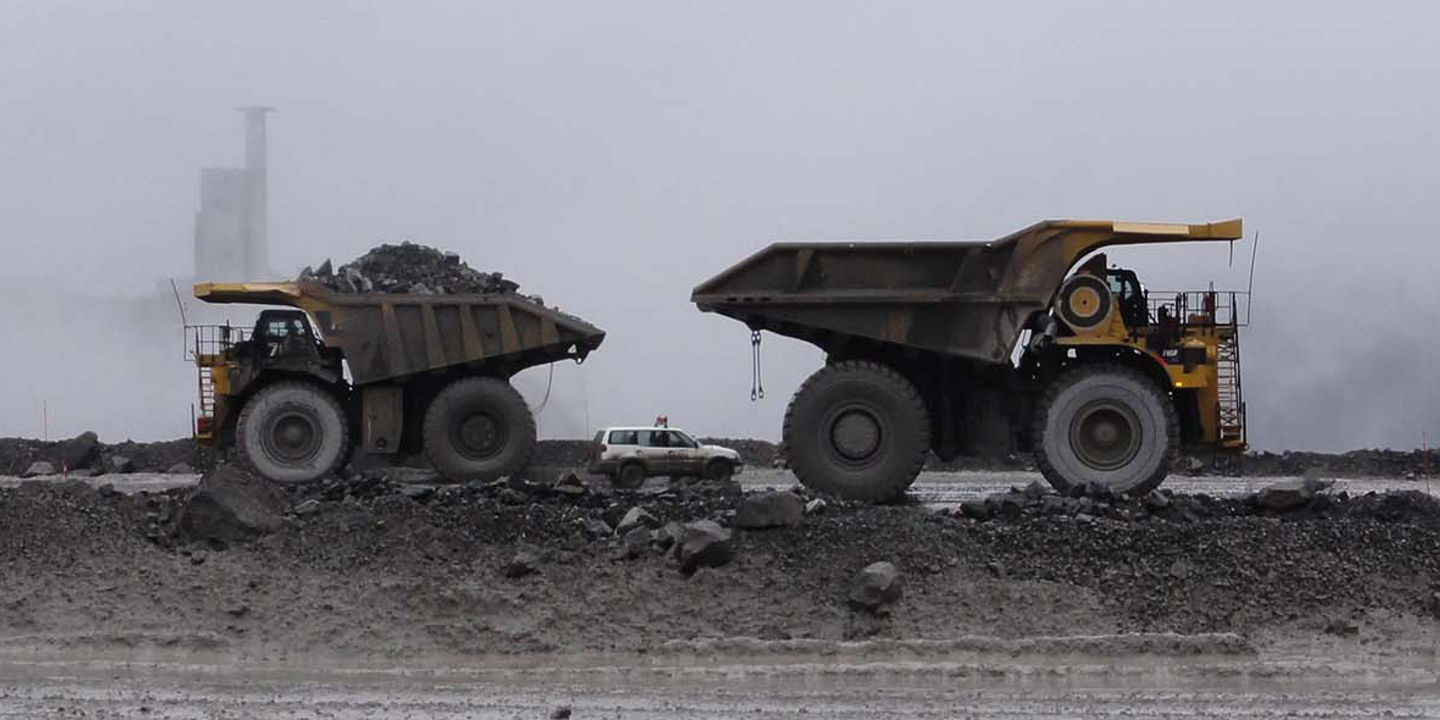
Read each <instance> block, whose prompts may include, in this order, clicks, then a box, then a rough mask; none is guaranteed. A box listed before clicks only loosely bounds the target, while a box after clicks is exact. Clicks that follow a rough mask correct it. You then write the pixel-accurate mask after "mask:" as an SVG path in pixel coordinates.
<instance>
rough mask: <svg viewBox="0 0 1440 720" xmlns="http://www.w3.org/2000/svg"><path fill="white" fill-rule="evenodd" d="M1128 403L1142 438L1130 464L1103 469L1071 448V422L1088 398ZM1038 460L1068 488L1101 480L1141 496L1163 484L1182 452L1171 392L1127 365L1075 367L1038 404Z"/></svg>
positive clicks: (1057, 485) (1053, 483) (1050, 477)
mask: <svg viewBox="0 0 1440 720" xmlns="http://www.w3.org/2000/svg"><path fill="white" fill-rule="evenodd" d="M1096 400H1107V401H1110V402H1115V403H1123V404H1124V405H1125V407H1127V408H1128V409H1129V410H1130V412H1131V413H1133V415H1134V418H1135V420H1136V424H1137V425H1138V426H1139V430H1140V433H1141V439H1140V442H1139V445H1140V447H1139V449H1138V451H1137V453H1136V456H1135V457H1134V458H1133V459H1132V460H1130V462H1128V463H1127V464H1125V465H1124V466H1121V467H1119V468H1116V469H1114V470H1102V469H1097V468H1093V467H1090V466H1089V465H1087V464H1085V463H1084V462H1083V461H1082V460H1081V459H1080V458H1079V456H1078V454H1077V453H1076V452H1075V450H1074V449H1073V448H1071V447H1070V424H1071V421H1072V419H1073V418H1074V416H1075V414H1076V413H1077V412H1079V411H1080V410H1081V409H1082V408H1083V407H1085V406H1086V405H1087V404H1088V403H1090V402H1092V401H1096ZM1033 439H1034V447H1035V460H1036V464H1037V465H1038V466H1039V467H1040V471H1041V472H1042V473H1043V474H1044V475H1045V478H1046V480H1048V481H1049V482H1050V485H1051V486H1053V487H1054V488H1055V489H1057V490H1060V491H1062V492H1065V491H1068V490H1070V489H1071V488H1072V487H1074V486H1075V485H1084V484H1088V483H1092V482H1094V483H1100V484H1103V485H1106V486H1107V487H1109V488H1110V489H1111V490H1112V491H1114V492H1116V493H1128V494H1131V495H1138V494H1143V493H1147V492H1149V491H1151V490H1154V489H1155V488H1156V487H1159V486H1160V484H1161V483H1162V482H1164V481H1165V477H1166V475H1168V474H1169V472H1170V467H1171V464H1172V463H1173V462H1174V460H1175V457H1176V456H1177V454H1178V445H1179V419H1178V417H1177V416H1176V413H1175V407H1174V404H1173V403H1171V402H1170V399H1169V397H1168V396H1167V395H1166V394H1165V393H1164V392H1163V391H1162V390H1161V389H1160V388H1159V387H1158V386H1157V385H1156V384H1155V382H1154V381H1152V380H1150V379H1149V378H1147V377H1145V376H1144V375H1143V374H1141V373H1140V372H1139V371H1136V370H1134V369H1132V368H1128V367H1125V366H1121V365H1097V366H1092V367H1082V368H1078V369H1076V370H1072V371H1070V372H1069V373H1067V374H1065V375H1063V376H1061V377H1060V378H1058V379H1057V380H1056V381H1055V382H1054V383H1053V384H1052V385H1051V387H1050V388H1049V389H1048V390H1047V391H1046V392H1045V394H1044V395H1043V397H1042V400H1041V402H1040V404H1039V406H1038V407H1037V410H1036V416H1035V425H1034V437H1033Z"/></svg>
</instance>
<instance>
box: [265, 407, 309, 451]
mask: <svg viewBox="0 0 1440 720" xmlns="http://www.w3.org/2000/svg"><path fill="white" fill-rule="evenodd" d="M264 438H265V441H266V442H265V449H266V450H267V451H268V453H269V454H270V456H271V457H273V458H275V459H276V460H278V461H281V462H285V463H297V462H299V461H301V460H305V459H307V458H309V457H310V456H312V455H314V454H315V453H316V451H317V450H318V449H319V445H320V432H319V431H318V430H317V428H316V424H315V419H314V418H311V417H309V416H307V415H305V414H304V413H299V412H289V413H285V414H283V415H280V416H278V417H276V418H275V419H274V420H273V421H272V422H271V424H270V432H268V433H265V435H264Z"/></svg>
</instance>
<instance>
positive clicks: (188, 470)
mask: <svg viewBox="0 0 1440 720" xmlns="http://www.w3.org/2000/svg"><path fill="white" fill-rule="evenodd" d="M165 474H167V475H193V474H195V468H193V467H190V463H183V462H178V463H175V464H174V465H171V466H170V467H168V468H166V469H165Z"/></svg>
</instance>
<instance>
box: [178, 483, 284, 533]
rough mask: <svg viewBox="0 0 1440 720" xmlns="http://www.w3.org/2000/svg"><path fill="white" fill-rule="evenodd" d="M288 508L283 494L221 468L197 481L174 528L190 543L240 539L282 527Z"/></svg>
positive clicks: (273, 488)
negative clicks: (190, 540)
mask: <svg viewBox="0 0 1440 720" xmlns="http://www.w3.org/2000/svg"><path fill="white" fill-rule="evenodd" d="M289 509H290V503H289V501H288V499H287V498H286V497H285V494H284V493H282V492H280V490H279V489H277V488H276V487H274V486H273V485H271V484H269V483H268V482H266V481H265V480H264V479H263V478H260V477H255V476H251V475H248V474H246V473H244V472H241V471H240V470H237V469H235V468H234V467H230V466H225V467H221V468H219V469H218V470H215V471H214V472H212V473H210V474H209V475H206V476H205V477H204V478H202V479H201V480H200V484H199V485H197V486H196V487H195V489H194V490H193V491H192V492H191V493H190V497H189V499H187V500H186V501H185V504H184V506H182V507H181V508H180V516H179V518H178V521H177V527H178V529H179V531H180V534H181V535H184V536H185V537H187V538H189V539H192V540H220V541H233V540H243V539H246V538H250V537H255V536H257V535H264V534H266V533H272V532H275V531H276V530H279V529H281V528H283V527H285V522H286V521H285V517H284V515H285V513H286V511H288V510H289Z"/></svg>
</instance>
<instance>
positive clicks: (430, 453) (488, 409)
mask: <svg viewBox="0 0 1440 720" xmlns="http://www.w3.org/2000/svg"><path fill="white" fill-rule="evenodd" d="M475 411H483V412H484V413H485V414H486V415H488V416H489V417H490V418H491V420H492V421H494V422H495V423H497V424H500V425H503V426H504V427H503V432H504V434H505V442H504V443H503V445H502V446H501V448H500V449H499V450H498V451H497V452H495V453H494V454H493V455H491V456H489V457H485V458H473V457H469V456H467V455H465V454H464V453H463V452H462V451H461V450H460V449H458V448H457V447H455V443H454V442H453V441H452V439H451V436H450V433H451V424H452V423H454V422H458V421H459V418H462V417H466V416H468V415H469V414H471V413H473V412H475ZM422 435H423V439H424V445H425V457H427V458H429V460H430V463H431V464H432V465H434V466H435V469H436V470H437V471H438V472H439V473H440V474H441V475H443V476H444V477H445V478H446V479H447V480H451V481H453V482H467V481H470V480H494V479H496V478H499V477H502V476H507V475H514V474H515V473H518V472H520V471H521V470H523V469H524V468H525V466H526V465H527V464H529V462H530V456H531V455H532V454H534V452H535V443H536V433H535V418H534V416H533V415H531V413H530V407H529V406H528V405H526V404H525V398H523V397H521V396H520V393H519V392H517V391H516V390H515V388H513V387H511V386H510V383H507V382H505V381H504V380H500V379H497V378H487V377H472V378H464V379H461V380H456V381H455V382H453V383H450V385H448V386H447V387H446V388H445V389H444V390H441V391H440V393H439V394H437V395H436V396H435V399H433V400H431V401H430V407H429V408H427V409H426V411H425V424H424V427H423V430H422Z"/></svg>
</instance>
